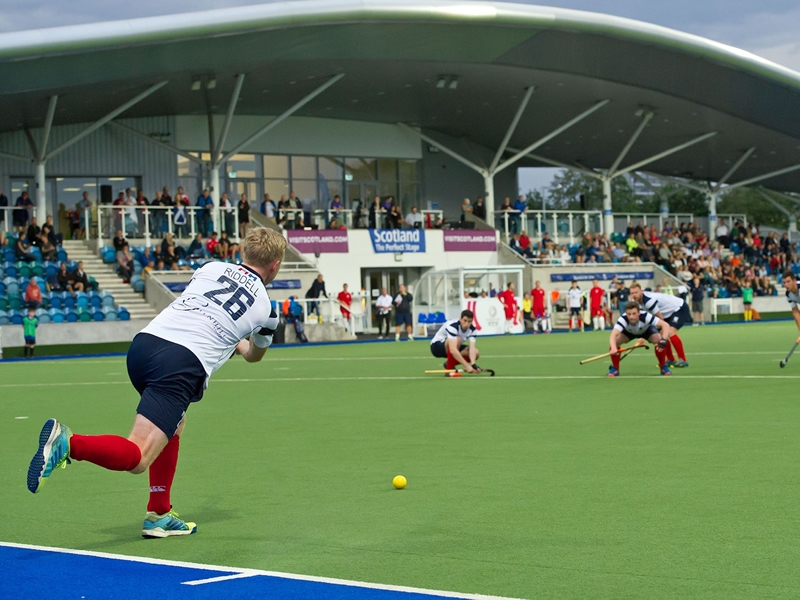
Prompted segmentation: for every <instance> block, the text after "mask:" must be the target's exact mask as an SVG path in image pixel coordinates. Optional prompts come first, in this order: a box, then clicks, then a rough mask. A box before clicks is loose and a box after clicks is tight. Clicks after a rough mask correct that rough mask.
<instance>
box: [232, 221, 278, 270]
mask: <svg viewBox="0 0 800 600" xmlns="http://www.w3.org/2000/svg"><path fill="white" fill-rule="evenodd" d="M285 252H286V239H285V238H284V237H283V235H282V234H281V233H280V232H278V231H275V230H274V229H269V228H267V227H255V228H253V229H251V230H250V231H248V232H247V237H245V238H244V242H243V243H242V261H243V262H245V263H247V264H249V265H252V266H254V267H261V268H266V267H269V266H270V265H271V264H272V263H274V262H275V261H276V260H283V255H284V253H285Z"/></svg>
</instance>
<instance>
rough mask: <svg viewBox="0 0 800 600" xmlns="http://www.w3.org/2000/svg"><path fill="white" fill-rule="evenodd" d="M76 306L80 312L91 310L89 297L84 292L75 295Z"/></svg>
mask: <svg viewBox="0 0 800 600" xmlns="http://www.w3.org/2000/svg"><path fill="white" fill-rule="evenodd" d="M75 306H76V307H77V308H78V309H79V310H86V309H88V308H89V297H88V296H87V295H86V294H85V293H84V292H76V293H75Z"/></svg>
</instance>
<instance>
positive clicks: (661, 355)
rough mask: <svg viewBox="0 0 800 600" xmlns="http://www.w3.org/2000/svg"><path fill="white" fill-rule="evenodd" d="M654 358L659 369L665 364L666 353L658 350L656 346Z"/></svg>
mask: <svg viewBox="0 0 800 600" xmlns="http://www.w3.org/2000/svg"><path fill="white" fill-rule="evenodd" d="M656 358H657V359H658V366H659V367H663V366H664V365H666V364H667V351H666V350H662V349H661V348H659V347H658V344H656Z"/></svg>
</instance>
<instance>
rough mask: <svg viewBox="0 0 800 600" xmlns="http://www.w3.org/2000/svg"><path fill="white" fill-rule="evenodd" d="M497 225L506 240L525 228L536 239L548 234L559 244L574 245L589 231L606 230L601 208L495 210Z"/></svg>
mask: <svg viewBox="0 0 800 600" xmlns="http://www.w3.org/2000/svg"><path fill="white" fill-rule="evenodd" d="M495 226H496V227H497V228H498V229H500V231H501V232H503V233H504V234H505V239H506V240H508V239H510V238H511V236H512V235H514V234H517V233H522V232H523V231H524V232H525V233H527V234H528V237H530V238H531V239H532V240H534V241H535V242H540V241H541V240H542V239H543V237H544V234H545V233H547V235H548V237H549V238H550V239H551V240H552V241H553V242H555V243H556V244H574V243H575V242H576V240H579V239H580V238H581V237H582V236H583V235H584V234H585V233H586V232H587V231H588V232H589V233H599V234H603V233H605V231H604V229H603V213H602V212H600V211H599V210H548V211H543V210H526V211H518V210H502V211H497V212H496V213H495Z"/></svg>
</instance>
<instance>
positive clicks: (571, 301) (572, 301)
mask: <svg viewBox="0 0 800 600" xmlns="http://www.w3.org/2000/svg"><path fill="white" fill-rule="evenodd" d="M582 301H583V292H582V291H581V288H579V287H578V282H577V281H575V280H574V279H573V280H572V287H570V288H569V289H568V290H567V306H569V330H570V332H572V319H573V318H575V319H577V320H578V329H580V330H581V331H583V319H582V318H581V302H582Z"/></svg>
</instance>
